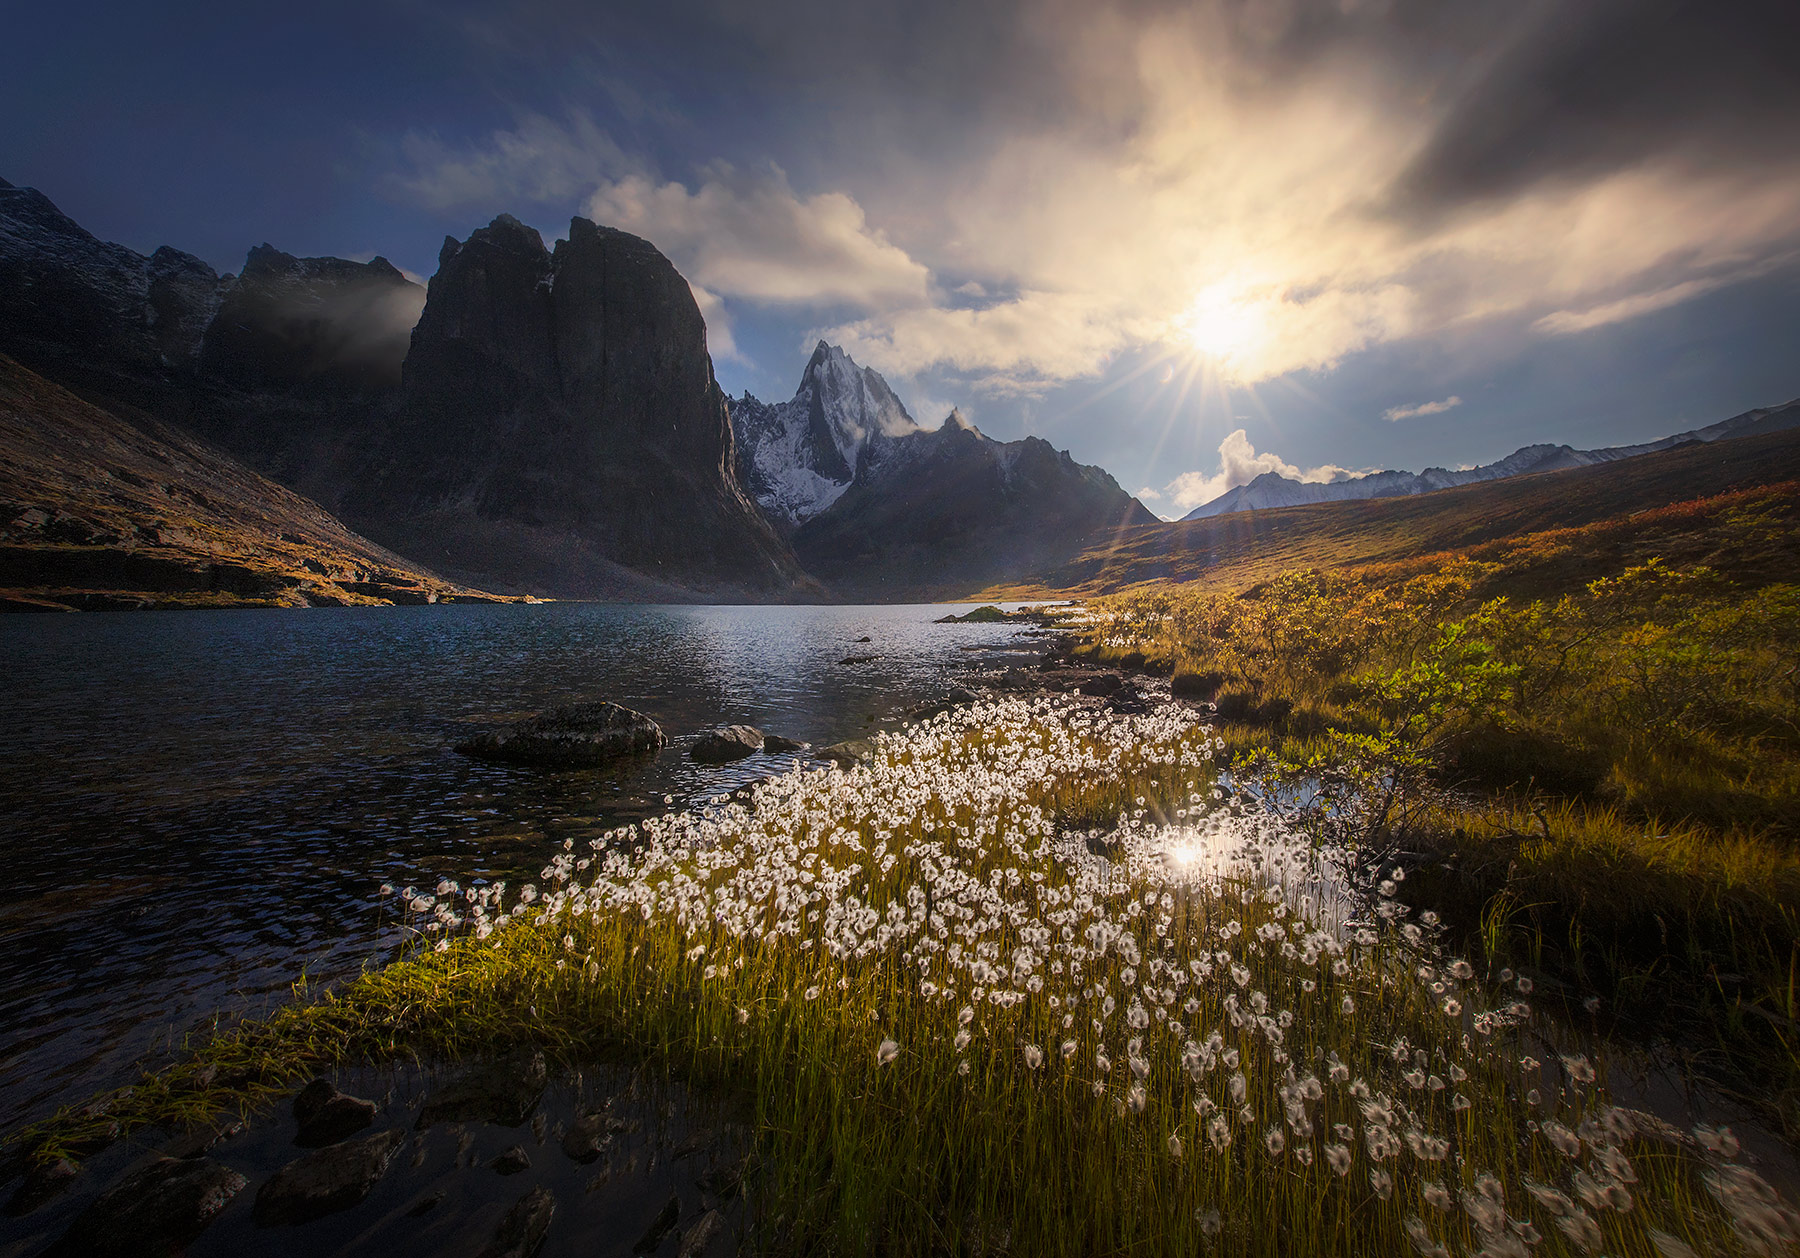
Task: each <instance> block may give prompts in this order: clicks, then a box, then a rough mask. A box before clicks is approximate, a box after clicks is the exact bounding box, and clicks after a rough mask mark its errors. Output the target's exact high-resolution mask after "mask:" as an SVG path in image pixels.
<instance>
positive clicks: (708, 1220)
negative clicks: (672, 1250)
mask: <svg viewBox="0 0 1800 1258" xmlns="http://www.w3.org/2000/svg"><path fill="white" fill-rule="evenodd" d="M724 1230H725V1216H724V1215H722V1214H720V1213H719V1212H718V1211H717V1210H708V1211H707V1212H706V1213H705V1214H703V1215H701V1216H700V1217H699V1218H698V1219H695V1220H694V1222H693V1224H692V1225H691V1226H690V1227H689V1228H688V1230H687V1231H686V1232H685V1233H683V1234H682V1237H681V1249H680V1250H679V1251H678V1252H677V1253H676V1256H675V1258H700V1256H701V1255H702V1254H704V1253H705V1252H706V1247H707V1246H708V1245H710V1244H712V1242H713V1237H715V1236H717V1235H719V1234H720V1233H721V1232H723V1231H724Z"/></svg>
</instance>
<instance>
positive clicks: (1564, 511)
mask: <svg viewBox="0 0 1800 1258" xmlns="http://www.w3.org/2000/svg"><path fill="white" fill-rule="evenodd" d="M1788 482H1800V432H1796V431H1787V432H1777V433H1770V434H1766V435H1762V436H1753V437H1740V438H1735V439H1731V440H1725V441H1719V442H1714V443H1710V444H1705V445H1701V444H1694V445H1686V446H1681V447H1677V448H1675V449H1671V450H1665V451H1661V452H1658V453H1653V454H1644V455H1639V456H1637V457H1635V458H1630V459H1622V460H1619V461H1617V462H1611V463H1604V464H1599V465H1596V466H1592V467H1579V468H1570V469H1568V470H1565V471H1557V472H1544V473H1539V474H1536V475H1529V476H1520V477H1515V478H1512V479H1508V480H1504V481H1493V482H1487V483H1483V484H1478V485H1468V486H1463V487H1460V488H1455V489H1446V490H1443V491H1441V492H1437V493H1432V494H1421V495H1418V496H1415V497H1407V498H1381V499H1371V500H1365V501H1354V502H1327V503H1317V504H1313V505H1308V506H1299V507H1286V508H1280V509H1275V510H1269V511H1256V512H1241V513H1234V514H1230V515H1224V516H1217V517H1214V518H1211V519H1202V520H1191V521H1189V520H1182V521H1177V522H1175V523H1172V524H1153V525H1147V526H1139V527H1130V528H1122V529H1120V530H1118V531H1117V533H1116V534H1115V535H1114V536H1113V538H1112V539H1111V540H1110V541H1108V542H1106V543H1105V544H1103V545H1098V546H1093V547H1090V548H1088V549H1087V550H1085V551H1083V552H1082V553H1080V554H1079V555H1077V556H1076V557H1075V558H1074V559H1072V560H1071V561H1069V562H1067V563H1064V564H1060V565H1056V566H1053V567H1047V568H1045V569H1043V570H1041V571H1040V572H1039V573H1038V574H1037V576H1036V578H1035V580H1032V581H1029V582H1019V583H1017V584H1012V585H997V586H994V587H991V588H989V589H987V590H985V591H983V592H982V593H981V595H980V597H981V598H984V599H996V598H1045V597H1056V596H1088V595H1095V594H1105V593H1112V592H1116V591H1119V590H1123V589H1126V588H1129V587H1131V586H1134V585H1138V584H1141V583H1143V582H1146V581H1155V580H1164V579H1168V580H1177V581H1190V580H1196V579H1200V578H1204V579H1205V580H1206V581H1207V582H1208V583H1209V584H1212V585H1214V586H1217V587H1219V588H1223V589H1243V588H1246V587H1248V586H1251V585H1254V584H1256V583H1257V582H1259V581H1262V580H1266V579H1267V578H1269V577H1271V576H1273V575H1274V574H1275V573H1277V572H1281V571H1284V570H1287V569H1293V568H1340V567H1349V566H1354V565H1366V564H1406V563H1416V562H1419V561H1421V560H1422V559H1423V558H1424V557H1426V556H1430V555H1434V554H1439V553H1441V552H1446V551H1464V552H1468V551H1473V550H1478V549H1479V548H1482V547H1489V546H1493V545H1495V544H1498V543H1502V542H1504V541H1506V540H1507V539H1517V538H1523V537H1526V536H1527V535H1532V534H1550V533H1553V532H1554V531H1555V530H1560V529H1578V528H1584V527H1586V526H1592V525H1597V524H1599V523H1600V522H1602V521H1619V527H1618V528H1615V529H1613V530H1611V531H1610V533H1609V534H1608V535H1609V536H1610V537H1611V538H1612V540H1611V541H1610V542H1609V543H1608V544H1609V545H1612V546H1616V547H1620V548H1622V549H1623V550H1624V551H1631V550H1636V549H1648V550H1650V551H1651V553H1654V552H1655V547H1656V545H1657V536H1656V532H1655V527H1654V526H1655V523H1656V522H1655V519H1653V518H1646V519H1643V520H1640V521H1638V523H1637V524H1636V525H1633V524H1631V523H1630V522H1629V521H1628V520H1627V519H1626V517H1632V516H1634V515H1636V514H1638V513H1643V512H1658V511H1660V510H1661V509H1663V508H1668V507H1671V506H1673V505H1674V504H1677V503H1686V502H1692V501H1694V500H1697V499H1706V498H1712V497H1715V496H1717V495H1722V494H1730V493H1733V492H1735V491H1740V490H1747V489H1755V488H1759V487H1773V486H1782V485H1783V484H1784V483H1788ZM1783 496H1785V498H1787V499H1793V498H1795V497H1800V488H1795V489H1792V490H1787V489H1783V490H1782V492H1781V494H1778V495H1777V497H1783ZM1662 518H1663V519H1664V520H1665V522H1666V523H1667V524H1668V526H1669V527H1671V528H1673V527H1677V525H1676V523H1675V522H1676V521H1678V519H1679V518H1680V513H1675V514H1673V515H1667V516H1664V517H1662ZM1640 532H1641V533H1642V536H1639V537H1636V539H1635V540H1633V535H1634V534H1635V533H1640ZM1477 557H1481V556H1477ZM1770 561H1771V562H1780V556H1779V555H1775V554H1772V555H1771V556H1770ZM1559 564H1560V565H1561V566H1560V568H1558V569H1557V570H1556V571H1557V572H1560V573H1561V575H1555V574H1553V573H1552V572H1551V571H1549V570H1546V571H1544V572H1543V573H1542V574H1540V576H1539V578H1537V580H1538V581H1539V583H1540V584H1543V585H1545V586H1546V587H1548V586H1551V585H1555V584H1558V583H1562V584H1570V583H1574V584H1579V581H1580V580H1581V579H1582V578H1581V576H1580V574H1581V573H1582V572H1583V571H1586V570H1587V568H1588V567H1589V566H1591V564H1589V563H1588V562H1587V557H1586V556H1585V555H1584V553H1583V548H1582V547H1565V549H1564V551H1563V552H1562V555H1561V558H1560V560H1559Z"/></svg>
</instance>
